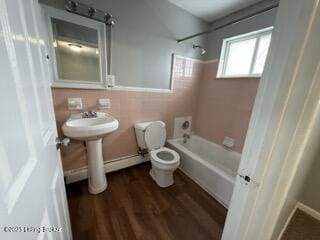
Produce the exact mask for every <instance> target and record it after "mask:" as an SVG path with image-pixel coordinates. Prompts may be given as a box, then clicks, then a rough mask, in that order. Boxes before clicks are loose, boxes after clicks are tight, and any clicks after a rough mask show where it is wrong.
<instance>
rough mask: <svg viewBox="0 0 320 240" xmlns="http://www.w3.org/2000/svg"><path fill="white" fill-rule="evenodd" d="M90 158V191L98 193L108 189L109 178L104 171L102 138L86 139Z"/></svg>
mask: <svg viewBox="0 0 320 240" xmlns="http://www.w3.org/2000/svg"><path fill="white" fill-rule="evenodd" d="M86 146H87V158H88V183H89V192H90V193H92V194H98V193H101V192H103V191H104V190H106V188H107V178H106V175H105V172H104V164H103V155H102V138H100V139H98V140H90V141H89V140H88V141H86Z"/></svg>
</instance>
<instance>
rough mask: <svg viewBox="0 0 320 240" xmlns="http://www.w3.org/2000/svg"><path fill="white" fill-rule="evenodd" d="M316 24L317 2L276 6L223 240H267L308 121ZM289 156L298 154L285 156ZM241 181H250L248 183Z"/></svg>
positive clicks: (296, 0)
mask: <svg viewBox="0 0 320 240" xmlns="http://www.w3.org/2000/svg"><path fill="white" fill-rule="evenodd" d="M319 20H320V7H319V0H309V1H301V0H281V1H280V6H279V9H278V13H277V17H276V21H275V28H274V31H273V37H272V42H271V46H270V51H269V55H268V59H267V62H266V67H265V71H264V73H263V76H262V78H261V82H260V86H259V90H258V93H257V99H256V102H255V106H254V109H253V113H252V118H251V121H250V125H249V130H248V134H247V139H246V143H245V147H244V150H243V154H242V159H241V163H240V167H239V175H238V177H237V180H236V184H235V188H234V192H233V196H232V200H231V204H230V208H229V212H228V216H227V220H226V224H225V228H224V232H223V238H222V239H223V240H235V239H237V240H242V239H243V240H251V239H252V240H256V239H259V240H264V239H270V238H271V234H272V229H273V228H274V226H275V224H276V223H275V222H276V219H277V214H278V213H279V209H281V204H282V201H283V196H285V194H286V191H288V189H287V188H286V187H283V186H284V185H285V182H286V181H287V182H288V181H289V178H290V177H291V175H292V174H294V167H295V165H296V158H297V157H299V150H302V146H303V144H302V142H303V139H305V137H306V134H307V133H308V131H307V128H305V127H304V128H301V129H299V128H300V126H301V125H304V126H308V123H309V122H308V121H311V120H312V119H311V118H309V117H308V118H304V117H305V114H304V113H305V111H304V110H305V109H306V107H308V104H309V103H308V100H309V99H310V96H312V95H313V94H315V92H314V91H317V89H316V88H314V81H315V80H314V76H315V75H316V72H317V71H318V70H319V67H318V63H319V57H320V55H319V41H320V34H319V23H320V21H319ZM316 105H317V104H316ZM298 141H299V143H301V144H296V143H297V142H298ZM293 148H295V149H293ZM294 150H296V151H297V154H295V155H294V156H290V152H293V151H294ZM286 165H287V167H286ZM240 175H242V176H243V177H244V176H248V177H250V182H248V181H245V179H244V178H243V177H241V176H240ZM247 180H249V179H247Z"/></svg>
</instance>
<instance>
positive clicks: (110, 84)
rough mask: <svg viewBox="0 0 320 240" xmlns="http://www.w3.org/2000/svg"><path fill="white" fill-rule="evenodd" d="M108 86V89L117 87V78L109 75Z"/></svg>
mask: <svg viewBox="0 0 320 240" xmlns="http://www.w3.org/2000/svg"><path fill="white" fill-rule="evenodd" d="M107 85H108V87H114V86H115V85H116V76H114V75H107Z"/></svg>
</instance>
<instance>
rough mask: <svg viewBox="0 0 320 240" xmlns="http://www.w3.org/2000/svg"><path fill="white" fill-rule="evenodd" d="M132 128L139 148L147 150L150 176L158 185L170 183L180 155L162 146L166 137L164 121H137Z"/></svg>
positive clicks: (166, 185) (168, 184) (164, 185)
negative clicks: (150, 166)
mask: <svg viewBox="0 0 320 240" xmlns="http://www.w3.org/2000/svg"><path fill="white" fill-rule="evenodd" d="M134 128H135V132H136V137H137V142H138V146H139V149H140V150H141V151H142V152H143V151H147V152H148V156H149V158H150V161H151V165H152V168H151V170H150V175H151V177H152V178H153V180H154V181H155V182H156V183H157V184H158V186H160V187H168V186H170V185H172V184H173V183H174V180H173V173H174V171H175V170H176V169H177V168H178V167H179V165H180V156H179V154H178V153H177V152H176V151H174V150H172V149H170V148H166V147H164V144H165V141H166V137H167V133H166V125H165V123H164V122H162V121H154V122H145V123H137V124H135V125H134Z"/></svg>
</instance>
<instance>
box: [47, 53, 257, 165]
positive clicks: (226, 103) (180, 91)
mask: <svg viewBox="0 0 320 240" xmlns="http://www.w3.org/2000/svg"><path fill="white" fill-rule="evenodd" d="M217 65H218V63H217V62H214V63H207V64H203V63H199V62H194V61H191V60H186V59H182V58H178V59H177V60H176V64H175V68H174V72H175V80H174V90H173V92H172V93H155V92H134V91H115V90H114V91H112V90H87V89H86V90H83V89H61V88H60V89H58V88H55V89H52V92H53V98H54V105H55V114H56V119H57V126H58V131H59V134H60V135H62V133H61V126H62V124H63V123H64V122H65V121H66V120H67V119H68V117H69V115H70V114H71V113H72V112H71V111H69V110H68V108H67V98H68V97H81V98H82V101H83V103H84V108H85V109H84V110H90V109H93V108H95V106H96V103H97V99H98V98H110V100H111V105H112V107H111V109H109V110H108V112H109V113H111V114H112V115H114V116H115V117H116V118H117V119H118V120H119V123H120V124H119V129H118V130H117V131H115V132H113V133H111V134H110V135H108V136H107V137H106V138H105V139H104V142H103V152H104V159H105V160H112V159H116V158H122V157H127V156H131V155H134V154H136V153H137V144H136V138H135V133H134V129H133V125H134V123H137V122H144V121H152V120H162V121H164V122H165V123H166V125H167V133H168V138H171V137H172V135H173V126H174V118H175V117H181V116H192V117H193V119H194V120H193V130H194V131H195V133H196V134H197V135H199V136H201V137H204V138H206V139H207V140H209V141H212V142H215V143H217V144H221V143H222V141H223V138H224V137H225V136H228V137H232V138H234V139H235V140H236V146H235V148H234V150H235V151H237V152H242V148H243V144H244V140H245V137H246V132H247V129H248V124H249V120H250V116H251V110H252V107H253V103H254V100H255V96H256V92H257V88H258V85H259V81H258V79H256V78H247V79H245V78H242V79H216V72H217ZM61 154H62V162H63V167H64V170H65V171H67V170H74V169H78V168H81V167H84V166H86V165H87V159H86V152H85V148H84V145H83V143H82V142H77V141H72V142H71V145H70V146H69V147H67V148H62V151H61Z"/></svg>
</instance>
